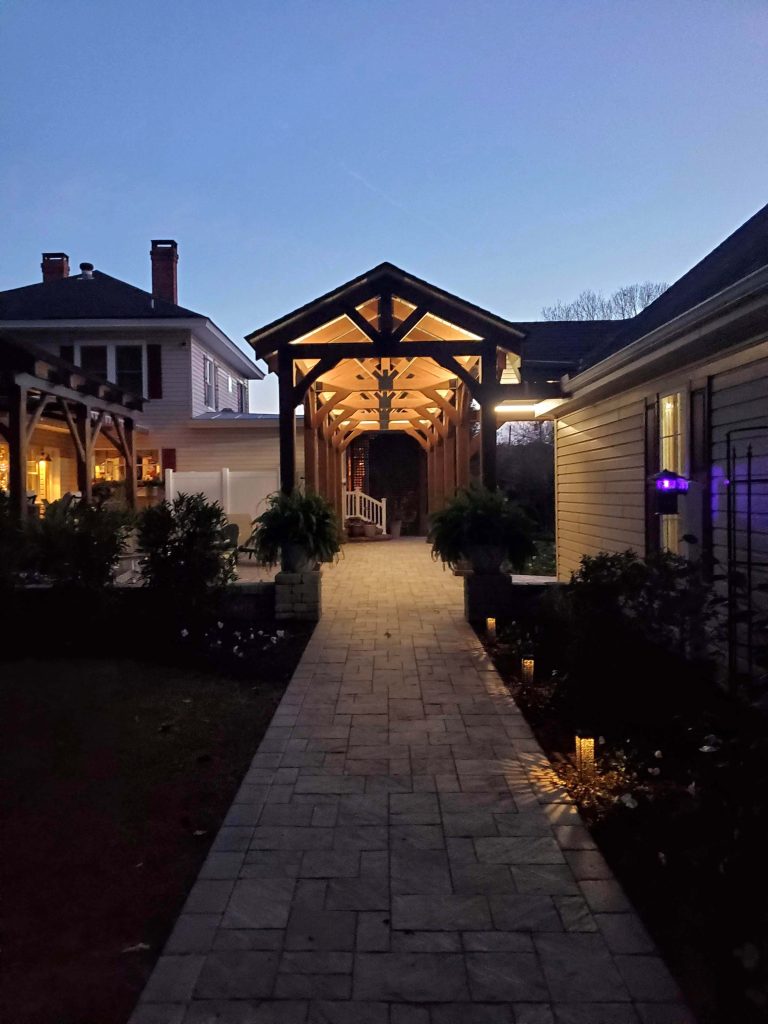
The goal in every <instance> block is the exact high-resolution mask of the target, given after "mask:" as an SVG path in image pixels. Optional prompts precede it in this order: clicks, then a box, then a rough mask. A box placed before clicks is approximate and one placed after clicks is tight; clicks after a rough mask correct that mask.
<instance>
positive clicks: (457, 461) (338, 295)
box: [247, 263, 561, 514]
mask: <svg viewBox="0 0 768 1024" xmlns="http://www.w3.org/2000/svg"><path fill="white" fill-rule="evenodd" d="M523 339H524V332H523V331H522V330H521V329H520V327H519V326H516V325H515V324H513V323H512V322H511V321H508V320H505V319H503V318H502V317H499V316H496V315H495V314H493V313H490V312H488V311H487V310H484V309H481V308H480V307H478V306H475V305H473V304H472V303H470V302H467V301H465V300H464V299H460V298H459V297H458V296H456V295H452V294H450V293H449V292H446V291H444V290H443V289H440V288H437V287H436V286H434V285H431V284H429V283H428V282H426V281H422V280H421V279H420V278H417V277H414V276H413V275H411V274H408V273H406V272H405V271H403V270H400V269H399V268H398V267H395V266H393V265H392V264H390V263H382V264H381V265H380V266H378V267H376V268H374V269H373V270H371V271H369V272H368V273H366V274H363V275H361V276H360V277H357V278H355V279H354V280H352V281H349V282H347V283H346V284H344V285H342V286H341V287H339V288H337V289H335V290H334V291H332V292H329V293H328V294H327V295H324V296H322V297H321V298H319V299H316V300H315V301H314V302H310V303H309V304H307V305H306V306H302V307H301V308H300V309H297V310H295V311H294V312H292V313H289V314H287V315H286V316H283V317H281V318H280V319H279V320H277V321H275V322H274V323H272V324H269V325H268V326H266V327H263V328H261V329H259V330H257V331H254V332H253V333H252V334H250V335H249V336H248V339H247V340H248V341H249V342H250V343H251V344H252V345H253V347H254V351H255V353H256V356H258V357H259V358H262V359H265V360H266V362H267V364H268V366H269V368H270V370H271V371H273V372H275V373H277V375H278V378H279V401H280V476H281V486H282V488H283V490H285V491H290V490H291V489H292V488H293V487H294V486H295V485H296V483H297V474H296V446H297V438H296V417H295V412H296V409H297V408H300V407H302V406H303V410H304V417H303V430H302V433H303V438H302V440H301V443H302V444H303V450H304V478H305V486H306V488H307V489H308V490H310V491H315V492H318V493H320V494H322V495H323V496H324V497H326V498H328V500H329V501H330V502H331V503H332V504H333V505H334V507H335V508H336V510H337V511H338V512H339V513H340V514H342V488H343V478H344V461H343V456H344V452H345V451H346V449H347V447H348V446H349V445H350V443H351V442H352V441H353V440H354V439H355V438H357V437H360V436H362V435H365V434H368V433H371V432H378V431H402V432H404V433H406V434H407V435H409V436H410V437H412V438H414V439H415V441H416V442H417V443H418V444H419V445H420V446H421V448H422V449H423V451H424V452H425V458H426V464H427V472H426V479H427V492H428V501H427V510H428V511H429V512H433V511H435V510H436V509H438V508H440V507H441V506H442V505H443V503H444V501H445V499H446V497H448V496H450V495H452V494H453V493H454V491H455V490H456V488H457V487H463V486H467V485H468V484H469V482H470V476H471V472H472V469H471V467H474V469H475V472H474V477H475V478H476V479H479V480H482V482H483V483H484V484H486V485H487V486H488V487H495V486H496V431H497V428H498V426H499V425H500V423H502V422H506V421H508V420H510V419H529V420H530V419H534V418H549V417H550V416H551V414H552V410H553V409H554V408H555V407H556V405H557V404H559V399H560V396H561V390H560V384H559V380H558V379H554V378H556V377H557V373H556V370H555V369H554V368H553V367H552V366H539V367H538V371H539V372H537V373H533V374H530V373H528V374H524V373H523V372H522V368H521V357H520V356H521V351H522V342H523ZM548 378H550V379H548ZM473 459H474V462H473V461H472V460H473Z"/></svg>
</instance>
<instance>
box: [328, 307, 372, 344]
mask: <svg viewBox="0 0 768 1024" xmlns="http://www.w3.org/2000/svg"><path fill="white" fill-rule="evenodd" d="M345 312H346V314H347V316H348V317H349V319H350V320H351V321H352V323H353V324H354V325H355V327H356V328H357V329H358V331H362V332H363V334H364V335H365V336H366V338H368V339H369V340H370V341H372V342H373V343H374V345H376V344H378V342H379V340H380V338H379V332H378V331H377V330H376V328H375V327H374V326H373V324H370V323H368V321H367V320H366V319H365V317H364V316H362V315H361V314H360V313H358V311H357V310H356V309H355V307H354V306H347V308H346V310H345ZM331 344H332V343H331Z"/></svg>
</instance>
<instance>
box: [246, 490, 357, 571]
mask: <svg viewBox="0 0 768 1024" xmlns="http://www.w3.org/2000/svg"><path fill="white" fill-rule="evenodd" d="M339 547H340V545H339V523H338V520H337V518H336V513H335V512H334V510H333V508H332V506H331V505H330V504H329V503H328V502H327V501H326V500H325V498H321V497H320V495H319V494H302V493H301V492H300V491H292V492H291V493H290V494H284V493H283V492H278V493H277V494H270V496H269V497H268V498H267V507H266V509H265V510H264V511H263V512H262V514H261V515H260V516H258V517H257V518H256V519H254V521H253V532H252V534H251V536H250V539H249V540H248V542H247V545H246V548H247V549H248V550H249V551H250V552H252V553H253V555H254V557H255V558H256V560H257V561H258V562H259V563H260V564H261V565H277V563H278V562H279V561H281V560H282V563H283V567H284V568H297V567H298V566H297V565H296V560H297V559H298V561H299V562H300V561H301V556H303V558H304V559H305V560H306V561H307V562H311V563H314V562H330V561H332V560H333V558H334V557H335V556H336V555H337V554H338V552H339ZM287 562H294V565H293V566H288V565H287V564H286V563H287Z"/></svg>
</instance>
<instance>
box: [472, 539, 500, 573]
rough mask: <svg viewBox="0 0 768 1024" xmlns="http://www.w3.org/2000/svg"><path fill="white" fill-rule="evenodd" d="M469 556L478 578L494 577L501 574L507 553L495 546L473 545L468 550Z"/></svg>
mask: <svg viewBox="0 0 768 1024" xmlns="http://www.w3.org/2000/svg"><path fill="white" fill-rule="evenodd" d="M467 556H468V558H469V561H470V563H471V565H472V571H473V572H474V573H475V574H476V575H477V576H494V575H498V573H500V572H501V564H502V562H503V561H504V558H505V556H506V552H505V550H504V548H500V547H496V546H495V545H493V544H473V545H472V546H471V547H469V548H468V549H467Z"/></svg>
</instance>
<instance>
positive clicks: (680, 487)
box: [656, 476, 690, 494]
mask: <svg viewBox="0 0 768 1024" xmlns="http://www.w3.org/2000/svg"><path fill="white" fill-rule="evenodd" d="M689 482H690V481H688V480H686V479H685V477H683V476H677V477H673V476H658V477H656V490H657V491H681V492H682V493H683V494H685V492H686V491H687V490H688V485H689Z"/></svg>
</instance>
